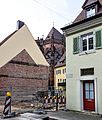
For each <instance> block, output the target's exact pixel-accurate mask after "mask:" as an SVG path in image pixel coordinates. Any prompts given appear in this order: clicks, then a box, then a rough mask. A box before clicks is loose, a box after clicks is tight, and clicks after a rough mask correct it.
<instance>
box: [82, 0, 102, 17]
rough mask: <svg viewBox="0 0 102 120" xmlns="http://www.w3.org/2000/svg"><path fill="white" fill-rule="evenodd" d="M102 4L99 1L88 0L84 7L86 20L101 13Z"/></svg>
mask: <svg viewBox="0 0 102 120" xmlns="http://www.w3.org/2000/svg"><path fill="white" fill-rule="evenodd" d="M100 7H101V4H100V2H99V0H86V1H85V2H84V4H83V6H82V8H83V10H84V12H85V14H84V15H85V18H89V17H92V16H94V15H96V14H97V13H98V12H99V9H100Z"/></svg>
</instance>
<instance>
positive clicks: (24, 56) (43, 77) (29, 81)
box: [0, 50, 49, 96]
mask: <svg viewBox="0 0 102 120" xmlns="http://www.w3.org/2000/svg"><path fill="white" fill-rule="evenodd" d="M48 73H49V70H48V67H47V66H42V65H36V64H35V62H34V61H33V60H32V58H31V57H30V56H29V54H28V53H27V52H26V51H25V50H23V51H22V52H21V53H20V54H18V55H17V56H16V57H14V58H13V59H12V60H11V61H9V63H7V64H6V65H4V66H3V67H1V68H0V91H1V92H3V91H4V93H5V92H6V91H8V90H11V89H12V94H13V96H17V95H21V94H22V92H23V94H24V95H25V96H26V95H32V94H34V93H36V92H37V91H47V90H48Z"/></svg>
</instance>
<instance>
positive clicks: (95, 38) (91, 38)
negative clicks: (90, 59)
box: [73, 30, 102, 54]
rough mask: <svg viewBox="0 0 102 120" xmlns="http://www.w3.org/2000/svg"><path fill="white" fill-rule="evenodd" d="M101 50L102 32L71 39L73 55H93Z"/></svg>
mask: <svg viewBox="0 0 102 120" xmlns="http://www.w3.org/2000/svg"><path fill="white" fill-rule="evenodd" d="M100 48H102V30H98V31H95V32H94V33H93V32H90V33H87V34H84V35H80V36H77V37H75V38H73V53H74V54H77V53H85V54H86V53H93V52H94V51H95V49H100Z"/></svg>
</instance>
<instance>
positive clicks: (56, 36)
mask: <svg viewBox="0 0 102 120" xmlns="http://www.w3.org/2000/svg"><path fill="white" fill-rule="evenodd" d="M36 42H37V43H38V45H39V47H40V49H41V51H42V53H43V54H44V56H45V58H46V60H47V61H48V63H49V65H50V67H49V71H50V72H49V90H54V67H55V65H56V64H57V62H58V61H59V60H60V58H61V56H62V55H63V53H64V51H65V38H64V35H63V34H61V33H60V32H59V31H58V30H57V29H56V28H55V27H52V29H51V30H50V32H49V33H48V35H47V37H46V38H45V39H39V38H38V40H36Z"/></svg>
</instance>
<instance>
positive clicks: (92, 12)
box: [86, 7, 95, 18]
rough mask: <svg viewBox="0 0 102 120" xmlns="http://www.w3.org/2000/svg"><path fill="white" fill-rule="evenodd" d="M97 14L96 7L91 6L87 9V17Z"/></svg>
mask: <svg viewBox="0 0 102 120" xmlns="http://www.w3.org/2000/svg"><path fill="white" fill-rule="evenodd" d="M94 15H95V7H91V8H89V9H87V10H86V17H87V18H89V17H91V16H94Z"/></svg>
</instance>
